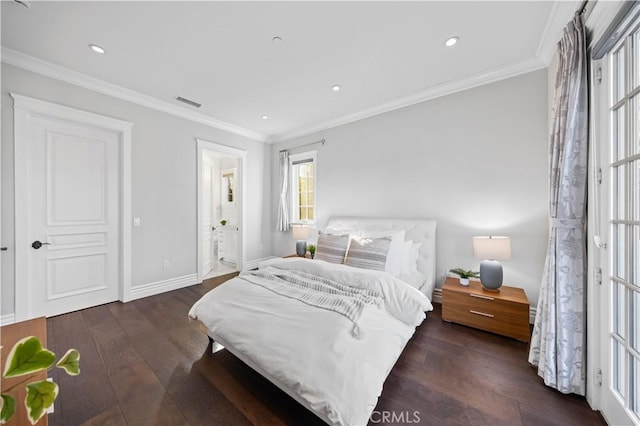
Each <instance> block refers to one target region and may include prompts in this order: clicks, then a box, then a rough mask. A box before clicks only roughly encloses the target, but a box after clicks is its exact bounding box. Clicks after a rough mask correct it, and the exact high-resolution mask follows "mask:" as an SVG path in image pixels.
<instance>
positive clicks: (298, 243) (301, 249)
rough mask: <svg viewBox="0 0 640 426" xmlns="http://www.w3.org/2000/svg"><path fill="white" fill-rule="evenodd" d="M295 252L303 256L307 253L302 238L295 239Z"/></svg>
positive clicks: (305, 244)
mask: <svg viewBox="0 0 640 426" xmlns="http://www.w3.org/2000/svg"><path fill="white" fill-rule="evenodd" d="M296 254H297V255H298V256H300V257H304V255H305V254H307V242H306V241H304V240H298V241H296Z"/></svg>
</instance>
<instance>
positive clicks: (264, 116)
mask: <svg viewBox="0 0 640 426" xmlns="http://www.w3.org/2000/svg"><path fill="white" fill-rule="evenodd" d="M261 117H262V119H263V120H268V119H269V116H268V115H263V116H261Z"/></svg>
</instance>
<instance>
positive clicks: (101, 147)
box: [26, 117, 119, 317]
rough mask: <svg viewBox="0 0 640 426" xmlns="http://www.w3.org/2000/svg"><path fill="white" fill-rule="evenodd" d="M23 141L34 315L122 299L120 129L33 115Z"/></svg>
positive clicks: (29, 262) (28, 267) (29, 309)
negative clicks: (90, 125) (119, 180)
mask: <svg viewBox="0 0 640 426" xmlns="http://www.w3.org/2000/svg"><path fill="white" fill-rule="evenodd" d="M26 143H27V147H26V149H27V171H26V177H27V182H26V203H27V206H26V207H27V209H26V211H27V212H28V213H27V218H26V219H27V230H26V235H27V236H28V240H29V245H30V246H31V247H29V249H28V251H27V253H28V255H27V259H26V261H27V263H28V265H27V271H28V272H27V274H28V275H27V280H28V282H27V288H28V289H29V302H28V303H29V306H28V311H29V316H30V317H35V316H40V315H45V316H52V315H58V314H62V313H66V312H71V311H74V310H78V309H82V308H86V307H90V306H96V305H99V304H103V303H107V302H111V301H114V300H117V299H118V290H119V289H118V271H119V268H118V262H119V259H118V254H119V253H118V247H119V235H118V229H119V223H118V220H119V218H118V211H119V204H118V203H119V196H118V158H119V152H118V151H119V140H118V134H117V133H116V132H112V131H107V130H98V129H95V128H90V127H86V126H82V125H79V124H75V123H73V122H65V121H61V120H53V119H47V118H41V117H31V118H30V120H29V125H28V134H27V141H26ZM40 244H42V245H41V246H40Z"/></svg>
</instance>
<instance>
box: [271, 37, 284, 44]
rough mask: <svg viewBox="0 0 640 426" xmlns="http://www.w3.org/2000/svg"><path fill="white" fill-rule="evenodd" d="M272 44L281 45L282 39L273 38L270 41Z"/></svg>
mask: <svg viewBox="0 0 640 426" xmlns="http://www.w3.org/2000/svg"><path fill="white" fill-rule="evenodd" d="M271 41H272V42H273V44H282V39H281V38H280V37H274V38H272V39H271Z"/></svg>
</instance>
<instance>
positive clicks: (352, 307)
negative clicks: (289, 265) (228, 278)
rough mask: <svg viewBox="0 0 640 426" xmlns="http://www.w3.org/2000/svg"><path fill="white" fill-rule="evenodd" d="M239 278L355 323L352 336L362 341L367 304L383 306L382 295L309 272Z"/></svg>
mask: <svg viewBox="0 0 640 426" xmlns="http://www.w3.org/2000/svg"><path fill="white" fill-rule="evenodd" d="M240 278H243V279H244V280H246V281H248V282H250V283H252V284H255V285H259V286H261V287H264V288H265V289H267V290H269V291H272V292H274V293H277V294H280V295H282V296H285V297H288V298H291V299H296V300H299V301H301V302H303V303H306V304H307V305H311V306H315V307H318V308H320V309H326V310H328V311H333V312H336V313H337V314H340V315H342V316H344V317H346V318H348V319H349V320H350V321H351V322H352V323H353V329H352V333H351V334H352V335H353V336H354V337H355V338H358V339H360V338H362V330H361V329H360V327H359V325H358V320H359V319H360V316H361V315H362V311H363V310H364V308H365V306H366V305H374V306H377V307H378V308H381V307H382V306H383V303H384V301H383V298H382V294H381V293H380V292H378V291H376V290H372V289H363V288H356V287H351V286H348V285H344V284H341V283H338V282H336V281H333V280H330V279H328V278H324V277H320V276H318V275H314V274H309V273H306V272H300V271H293V270H283V269H277V268H273V267H267V268H263V269H260V270H257V271H251V272H247V273H245V274H242V275H241V276H240Z"/></svg>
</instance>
